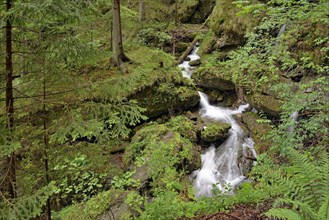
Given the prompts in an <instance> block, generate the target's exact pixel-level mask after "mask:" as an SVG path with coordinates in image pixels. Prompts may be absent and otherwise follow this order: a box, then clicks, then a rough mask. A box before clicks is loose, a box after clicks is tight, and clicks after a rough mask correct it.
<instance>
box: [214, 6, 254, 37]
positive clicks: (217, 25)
mask: <svg viewBox="0 0 329 220" xmlns="http://www.w3.org/2000/svg"><path fill="white" fill-rule="evenodd" d="M233 2H234V0H218V1H216V6H215V7H214V9H213V11H212V13H211V15H210V17H209V26H210V28H211V29H212V31H213V32H214V33H215V34H216V35H217V36H221V35H222V34H224V35H226V36H228V37H229V38H230V39H235V40H236V41H237V42H238V43H241V42H243V41H244V35H245V33H246V31H247V30H250V29H251V28H252V27H254V25H255V24H256V22H255V20H254V19H253V17H252V15H251V14H244V15H240V16H237V15H236V14H237V13H238V12H239V9H238V8H237V7H236V5H235V4H233Z"/></svg>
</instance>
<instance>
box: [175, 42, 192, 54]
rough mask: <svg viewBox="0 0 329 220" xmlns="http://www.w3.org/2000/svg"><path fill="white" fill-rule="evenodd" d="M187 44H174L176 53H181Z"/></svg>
mask: <svg viewBox="0 0 329 220" xmlns="http://www.w3.org/2000/svg"><path fill="white" fill-rule="evenodd" d="M188 46H189V44H188V43H185V42H178V43H177V45H176V50H177V52H178V53H183V52H184V51H185V50H186V49H187V47H188Z"/></svg>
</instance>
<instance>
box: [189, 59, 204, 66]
mask: <svg viewBox="0 0 329 220" xmlns="http://www.w3.org/2000/svg"><path fill="white" fill-rule="evenodd" d="M189 64H190V66H199V65H200V64H201V60H200V59H196V60H192V61H190V62H189Z"/></svg>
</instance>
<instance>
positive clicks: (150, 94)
mask: <svg viewBox="0 0 329 220" xmlns="http://www.w3.org/2000/svg"><path fill="white" fill-rule="evenodd" d="M129 98H130V99H136V100H137V101H138V103H139V105H140V106H141V107H144V108H146V112H145V113H144V114H145V115H146V116H148V117H149V118H154V117H158V116H161V115H162V114H166V113H168V111H175V110H177V109H178V110H183V109H187V108H191V107H194V106H196V105H197V104H198V102H199V99H200V97H199V94H198V91H197V89H196V87H195V86H194V85H193V84H192V83H191V82H190V81H189V80H187V79H184V78H183V77H182V76H181V74H180V73H179V72H177V74H176V75H175V76H174V75H172V76H169V77H163V78H159V80H158V81H156V82H155V83H154V84H153V85H152V86H148V87H145V88H143V90H141V91H137V92H136V93H135V94H133V95H131V96H130V97H129Z"/></svg>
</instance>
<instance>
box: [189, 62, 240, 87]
mask: <svg viewBox="0 0 329 220" xmlns="http://www.w3.org/2000/svg"><path fill="white" fill-rule="evenodd" d="M192 79H194V82H195V83H196V84H197V85H198V86H201V87H204V88H209V89H218V90H221V91H225V90H234V89H235V86H234V84H233V82H232V81H231V79H230V78H229V77H228V76H227V75H225V74H224V73H222V72H221V71H220V68H219V67H203V68H199V69H198V70H197V71H196V72H195V73H193V75H192Z"/></svg>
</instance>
